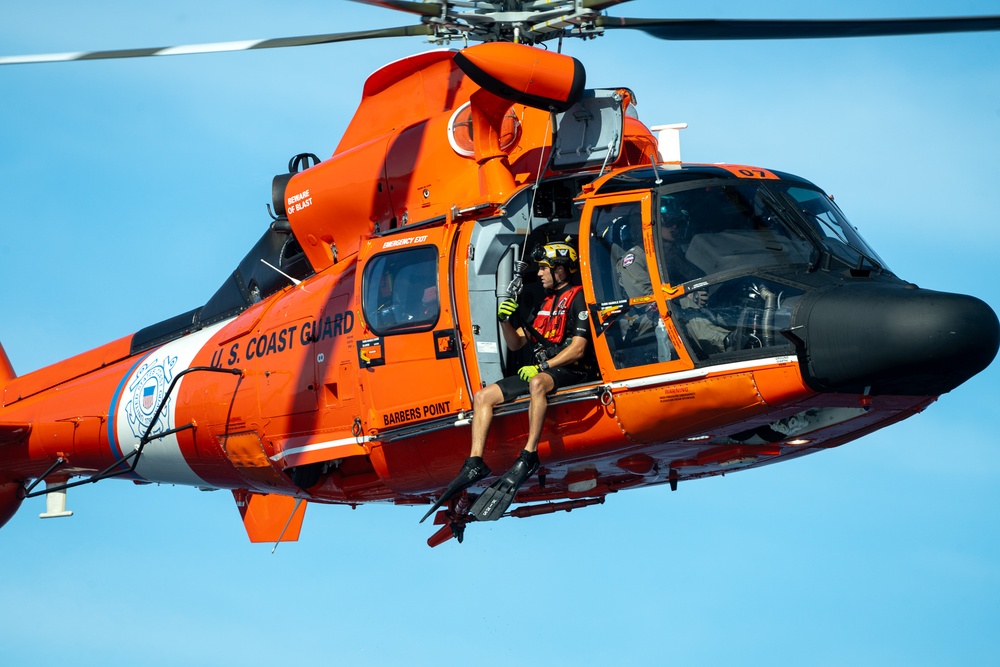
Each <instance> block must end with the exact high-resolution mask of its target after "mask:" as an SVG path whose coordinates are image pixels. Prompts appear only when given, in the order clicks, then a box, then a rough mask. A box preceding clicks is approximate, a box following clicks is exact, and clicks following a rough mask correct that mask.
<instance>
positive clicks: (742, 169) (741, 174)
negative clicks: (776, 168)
mask: <svg viewBox="0 0 1000 667" xmlns="http://www.w3.org/2000/svg"><path fill="white" fill-rule="evenodd" d="M719 166H720V167H722V168H723V169H725V170H726V171H728V172H729V173H731V174H733V175H734V176H736V177H738V178H757V179H764V180H769V181H777V180H779V179H778V177H777V176H775V175H774V174H772V173H771V172H769V171H768V170H767V169H761V168H760V167H747V166H744V165H737V164H725V165H719Z"/></svg>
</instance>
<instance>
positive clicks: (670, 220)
mask: <svg viewBox="0 0 1000 667" xmlns="http://www.w3.org/2000/svg"><path fill="white" fill-rule="evenodd" d="M689 222H690V217H689V215H688V212H687V211H686V210H685V209H684V207H683V206H682V205H681V203H680V202H679V201H678V200H677V198H676V197H674V196H672V195H667V196H665V197H661V198H660V225H662V226H663V227H677V228H678V230H680V232H681V235H682V236H683V235H684V234H685V233H686V232H687V228H688V223H689Z"/></svg>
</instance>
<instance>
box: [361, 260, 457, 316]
mask: <svg viewBox="0 0 1000 667" xmlns="http://www.w3.org/2000/svg"><path fill="white" fill-rule="evenodd" d="M437 262H438V253H437V248H436V247H434V246H425V247H422V248H414V249H411V250H401V251H398V252H389V253H385V254H382V255H378V256H376V257H373V258H372V259H371V260H370V261H369V262H368V264H367V266H365V271H364V276H363V279H362V280H363V282H362V294H363V296H362V311H363V313H364V316H365V321H366V322H367V323H368V327H369V328H370V329H371V330H372V331H374V332H375V333H377V334H380V335H382V334H390V333H403V332H410V331H427V330H429V329H431V328H433V327H434V325H435V324H436V323H437V320H438V316H439V315H440V314H441V301H440V299H439V296H438V282H437V275H438V274H437Z"/></svg>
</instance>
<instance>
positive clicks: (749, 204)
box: [658, 180, 815, 285]
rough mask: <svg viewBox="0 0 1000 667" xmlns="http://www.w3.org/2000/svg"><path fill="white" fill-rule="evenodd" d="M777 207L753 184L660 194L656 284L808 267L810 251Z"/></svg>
mask: <svg viewBox="0 0 1000 667" xmlns="http://www.w3.org/2000/svg"><path fill="white" fill-rule="evenodd" d="M780 207H781V204H780V203H779V202H777V201H776V200H775V196H774V194H773V193H770V192H768V191H767V190H765V189H763V187H762V186H761V185H760V184H759V182H757V181H752V182H751V181H747V182H743V181H729V180H726V181H715V182H713V183H709V184H704V183H700V184H698V186H697V187H693V188H689V189H682V190H677V189H676V188H675V189H673V191H670V192H666V193H664V194H661V196H660V198H659V221H658V225H659V244H660V245H659V249H658V252H659V258H660V269H661V271H662V273H663V275H661V279H662V280H663V282H665V283H670V284H673V285H679V284H681V283H686V282H690V281H692V280H695V279H698V278H703V277H705V276H711V275H714V274H722V273H730V272H736V271H740V272H746V271H748V270H754V269H758V268H761V267H765V266H774V265H780V264H806V263H808V262H809V260H810V256H811V255H812V254H813V252H815V247H814V246H813V245H812V244H810V243H809V241H808V240H807V239H806V238H805V236H804V234H803V233H802V231H801V230H797V229H793V228H792V227H790V226H789V224H788V223H787V221H786V220H784V219H783V218H782V213H781V209H780ZM786 217H787V216H786Z"/></svg>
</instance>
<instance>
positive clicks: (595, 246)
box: [581, 192, 692, 381]
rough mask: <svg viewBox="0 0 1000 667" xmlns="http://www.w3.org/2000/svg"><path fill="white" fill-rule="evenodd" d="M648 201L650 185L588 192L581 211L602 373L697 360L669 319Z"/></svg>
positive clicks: (647, 371)
mask: <svg viewBox="0 0 1000 667" xmlns="http://www.w3.org/2000/svg"><path fill="white" fill-rule="evenodd" d="M651 206H652V195H651V194H650V193H649V192H644V193H631V194H628V195H616V196H609V197H602V198H599V199H593V200H590V201H588V202H587V205H586V207H585V209H584V212H583V222H584V225H583V226H582V227H581V230H583V229H586V230H588V231H589V233H587V234H583V233H581V258H582V259H583V261H584V271H585V274H586V275H587V276H588V277H589V280H587V281H586V285H585V290H586V295H587V302H588V303H590V304H592V306H591V310H592V312H591V315H592V320H593V323H594V332H595V337H594V351H595V353H596V355H597V361H598V364H599V365H600V368H601V375H602V377H603V378H604V379H605V381H608V380H615V379H626V378H634V377H639V376H642V375H651V374H657V375H658V374H662V373H669V372H672V371H675V370H680V369H682V368H690V367H691V365H692V364H691V361H690V358H689V357H688V356H687V353H686V352H685V351H684V349H683V347H682V346H681V345H680V343H679V341H677V340H676V336H675V335H674V334H673V332H672V331H670V329H669V328H668V327H667V325H666V318H667V317H668V315H667V310H666V302H665V299H664V296H663V285H662V284H661V282H660V279H659V272H658V271H656V270H655V267H656V266H657V264H656V257H655V253H656V250H655V244H654V237H653V234H654V227H653V215H652V209H651ZM650 267H653V270H652V271H651V270H650Z"/></svg>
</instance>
